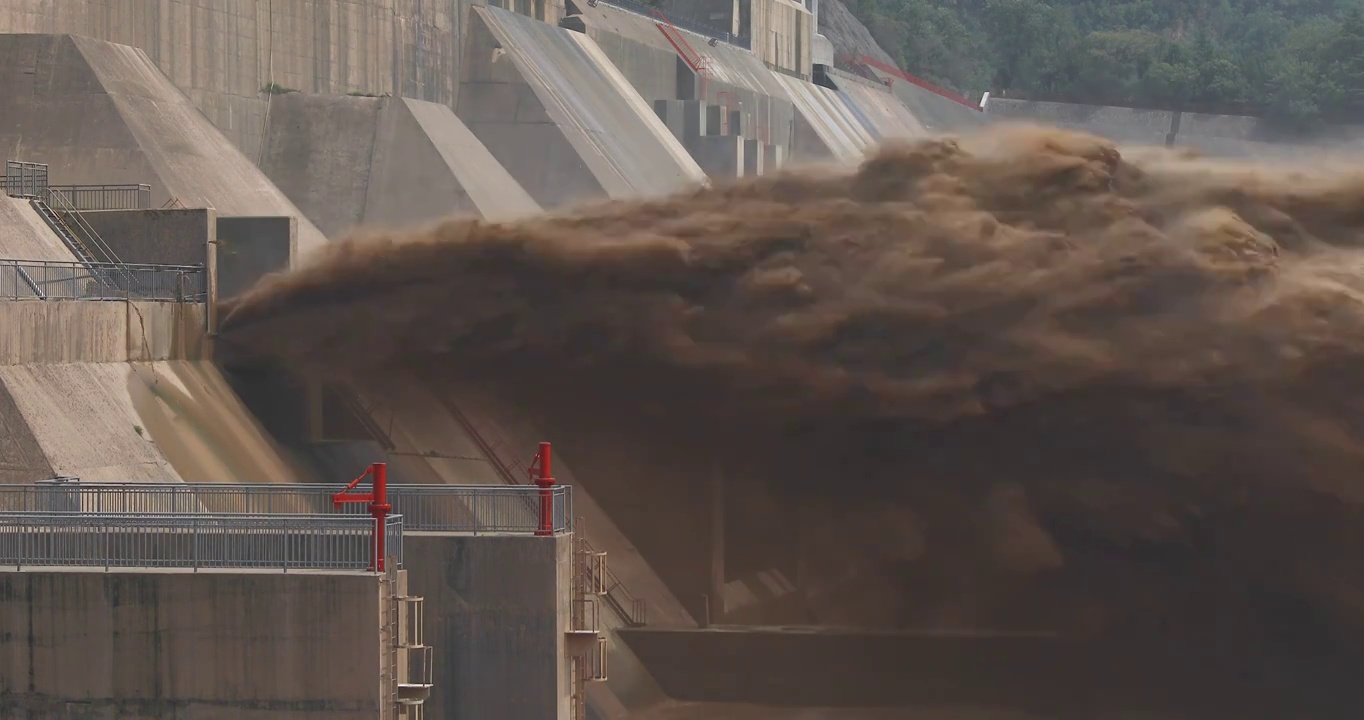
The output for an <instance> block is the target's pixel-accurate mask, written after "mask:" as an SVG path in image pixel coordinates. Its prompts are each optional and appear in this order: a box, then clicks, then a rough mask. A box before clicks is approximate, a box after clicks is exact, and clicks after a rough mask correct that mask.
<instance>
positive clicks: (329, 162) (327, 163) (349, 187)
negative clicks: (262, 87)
mask: <svg viewBox="0 0 1364 720" xmlns="http://www.w3.org/2000/svg"><path fill="white" fill-rule="evenodd" d="M384 104H385V100H384V99H382V98H364V97H349V96H345V95H304V94H301V93H292V94H289V95H281V96H279V97H276V98H274V100H273V101H272V103H271V106H270V125H269V127H268V128H267V129H266V133H265V138H264V140H263V143H264V146H263V148H262V152H261V159H260V168H261V170H262V171H263V172H264V173H265V175H266V176H267V177H268V178H269V179H270V180H271V182H273V183H274V184H275V186H276V187H278V188H279V189H280V191H282V192H283V193H284V194H285V195H287V196H288V197H289V199H290V200H291V201H293V203H294V204H295V205H296V206H297V207H298V209H299V210H300V211H302V213H303V214H304V215H305V216H306V217H307V218H308V219H309V220H311V221H312V222H313V224H314V225H316V226H317V228H318V230H320V231H321V232H322V233H323V234H324V235H326V236H327V237H329V238H335V237H339V236H340V235H342V234H343V233H345V232H346V231H348V230H350V229H351V228H353V227H355V226H356V225H359V224H361V222H363V221H364V216H365V197H366V194H367V193H368V192H369V183H370V174H371V162H372V160H373V158H374V143H375V128H376V127H377V125H378V123H379V115H380V114H381V112H382V111H383V107H384Z"/></svg>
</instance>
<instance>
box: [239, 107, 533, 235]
mask: <svg viewBox="0 0 1364 720" xmlns="http://www.w3.org/2000/svg"><path fill="white" fill-rule="evenodd" d="M261 168H262V169H263V170H264V172H265V174H266V175H267V176H268V177H269V178H270V179H271V180H272V181H274V183H275V184H276V185H277V186H278V187H279V188H280V190H282V191H283V192H284V193H285V194H286V195H287V196H289V197H290V198H291V199H292V200H293V201H294V202H295V203H297V204H298V206H299V208H300V209H301V210H302V211H303V212H304V213H305V214H306V215H307V216H308V218H309V219H310V220H312V221H313V223H315V224H316V225H317V227H318V228H320V229H321V230H322V231H323V232H324V233H325V234H326V235H327V237H330V238H338V237H341V236H342V235H344V234H345V233H347V232H348V231H350V230H351V229H353V228H355V227H357V226H361V225H370V226H382V227H403V226H413V225H422V224H425V223H429V222H434V221H437V220H440V219H442V218H446V217H449V216H451V215H478V216H481V217H483V218H486V219H495V220H506V219H511V218H514V217H519V216H522V215H526V214H530V213H534V212H538V211H539V210H540V206H539V205H537V204H536V203H535V201H534V200H532V199H531V197H530V195H528V194H527V193H526V191H525V190H523V189H522V188H521V186H520V185H519V184H517V182H516V181H515V180H513V179H512V177H511V175H509V174H508V173H507V171H506V170H505V169H503V168H502V166H501V165H500V164H498V162H497V160H496V159H494V158H493V156H492V154H491V153H489V152H488V149H487V148H486V147H484V146H483V144H482V143H481V142H479V140H478V138H476V137H475V136H474V134H473V133H472V132H470V131H469V129H468V128H467V127H465V125H464V123H463V122H462V121H461V120H460V119H459V118H458V117H457V116H456V115H455V114H454V112H452V111H451V110H450V108H448V107H446V106H444V105H439V104H437V103H430V102H423V101H421V100H411V99H408V98H364V97H342V96H328V95H297V94H295V95H286V96H283V97H281V98H279V99H277V100H276V103H275V110H274V113H273V114H272V116H271V123H270V129H269V131H268V132H267V133H266V137H265V152H264V156H263V157H262V160H261Z"/></svg>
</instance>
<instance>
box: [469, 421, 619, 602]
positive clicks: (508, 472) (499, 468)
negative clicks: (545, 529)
mask: <svg viewBox="0 0 1364 720" xmlns="http://www.w3.org/2000/svg"><path fill="white" fill-rule="evenodd" d="M445 407H446V409H447V410H449V411H450V415H451V416H452V417H453V418H454V419H455V422H456V423H459V426H460V427H462V428H463V429H464V432H465V434H466V435H468V436H469V439H470V440H472V441H473V443H474V445H475V446H476V447H477V448H478V450H479V452H481V453H483V457H485V458H488V463H489V464H490V465H492V466H493V470H494V472H496V473H497V475H498V476H499V477H500V478H501V479H502V482H504V483H506V484H508V485H520V484H521V479H520V478H519V477H518V474H517V472H514V471H513V470H512V466H511V465H510V464H509V463H507V462H506V461H505V460H504V459H503V458H502V457H501V455H500V454H499V453H498V452H497V449H496V448H495V447H493V446H492V445H491V444H490V443H489V442H488V440H487V439H486V438H485V437H484V435H483V432H482V431H480V430H479V429H478V428H477V427H476V426H475V425H474V424H473V422H472V421H470V420H469V417H468V416H467V415H465V414H464V411H463V410H460V409H459V407H458V406H457V405H456V404H455V403H454V402H451V401H448V400H447V401H446V403H445ZM578 536H579V538H580V539H581V540H582V541H583V546H584V547H585V548H586V549H587V550H588V551H589V552H595V550H594V549H593V548H592V545H591V543H588V542H587V536H586V535H585V534H584V533H581V532H580V533H579V534H578ZM605 575H606V577H604V578H601V580H603V581H604V583H605V586H606V588H607V592H606V595H605V597H606V604H607V605H608V606H610V607H611V610H612V611H614V612H615V613H616V617H618V618H620V620H621V622H623V623H625V624H626V625H628V626H630V627H639V626H641V625H643V624H644V620H645V617H644V616H645V612H646V609H645V605H644V601H643V600H642V599H640V598H636V597H635V596H634V595H633V594H631V593H630V591H629V590H628V589H626V587H625V585H624V584H623V583H622V582H621V581H620V579H619V578H617V577H616V575H615V573H613V572H611V570H610V568H606V569H605ZM614 593H619V594H621V595H623V596H624V598H618V597H615V596H614Z"/></svg>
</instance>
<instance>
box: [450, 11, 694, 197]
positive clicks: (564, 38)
mask: <svg viewBox="0 0 1364 720" xmlns="http://www.w3.org/2000/svg"><path fill="white" fill-rule="evenodd" d="M474 13H475V15H474V17H475V18H476V19H475V21H473V22H471V26H470V30H469V35H468V38H467V43H466V52H465V56H464V64H463V69H462V72H463V83H462V86H461V98H460V102H459V105H458V106H457V108H456V110H457V111H458V114H459V116H460V118H461V119H462V120H464V122H465V124H467V125H468V126H469V129H470V130H472V131H473V132H474V134H475V135H476V136H478V138H479V139H480V140H481V141H482V142H483V144H484V145H486V146H487V147H488V149H489V150H490V151H491V152H492V154H493V157H495V158H497V160H498V161H499V162H500V163H501V164H502V166H503V167H505V168H506V169H507V171H508V172H510V173H511V175H512V177H513V178H515V179H516V180H517V181H518V182H520V184H521V186H522V187H524V188H525V189H526V191H527V192H529V193H530V195H531V197H533V198H534V199H535V200H536V201H537V202H539V203H540V205H542V206H544V207H555V206H559V205H563V204H565V203H569V202H573V201H575V200H582V199H587V198H591V197H594V196H596V197H600V196H601V195H606V196H609V197H638V196H649V195H660V194H665V193H669V192H674V191H677V190H680V189H682V188H685V187H688V186H692V185H695V184H698V183H702V182H704V181H705V174H704V173H703V172H702V171H701V169H700V168H699V167H698V166H697V165H696V163H695V162H694V161H692V159H691V157H690V156H688V155H687V152H686V150H685V149H683V147H682V145H681V144H680V143H679V142H677V140H676V139H675V138H673V137H672V135H671V133H669V132H668V131H667V129H666V128H665V127H664V126H663V123H662V122H661V121H660V120H659V119H658V118H657V116H655V114H654V112H653V110H652V108H651V107H650V106H649V104H648V103H646V102H645V101H644V99H643V98H641V97H640V95H639V94H638V93H637V92H636V91H635V90H634V88H633V87H632V86H631V85H630V84H629V83H628V82H627V81H626V80H625V78H624V76H622V75H621V74H620V72H619V71H618V70H617V69H616V68H615V66H614V65H612V64H611V62H610V60H609V59H607V57H606V56H605V55H604V54H603V53H602V51H601V49H600V48H598V47H597V45H596V43H594V42H593V41H592V40H591V38H589V37H588V36H586V35H584V34H582V33H577V32H573V31H570V30H564V29H562V28H558V27H553V26H550V25H546V24H544V23H539V22H536V21H534V20H531V19H529V18H526V17H523V16H519V15H514V14H512V13H509V12H507V11H505V10H501V9H498V8H475V9H474Z"/></svg>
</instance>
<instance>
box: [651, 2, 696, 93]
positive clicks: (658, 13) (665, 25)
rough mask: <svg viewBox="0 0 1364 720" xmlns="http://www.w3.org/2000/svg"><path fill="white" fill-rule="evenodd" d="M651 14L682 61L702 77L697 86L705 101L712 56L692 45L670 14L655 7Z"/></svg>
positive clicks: (655, 25) (659, 29) (656, 25)
mask: <svg viewBox="0 0 1364 720" xmlns="http://www.w3.org/2000/svg"><path fill="white" fill-rule="evenodd" d="M649 15H651V16H652V17H653V18H654V27H657V28H658V31H659V32H661V33H663V37H665V38H667V40H668V42H669V43H670V44H671V45H672V46H673V49H674V50H676V51H677V55H678V56H679V57H681V58H682V62H684V63H686V64H687V67H689V68H691V71H692V72H694V73H696V76H697V77H699V78H700V79H701V82H700V87H698V88H697V91H696V94H697V98H698V99H699V100H701V101H703V102H704V101H705V99H706V81H707V80H708V79H709V77H710V58H708V57H706V56H705V55H702V54H701V53H699V52H697V51H696V48H694V47H692V46H691V43H689V42H687V38H685V37H683V36H682V31H681V30H678V29H677V26H676V25H673V23H672V21H671V20H669V19H668V16H667V15H664V14H663V11H662V10H659V9H657V8H655V9H654V10H651V11H649Z"/></svg>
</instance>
